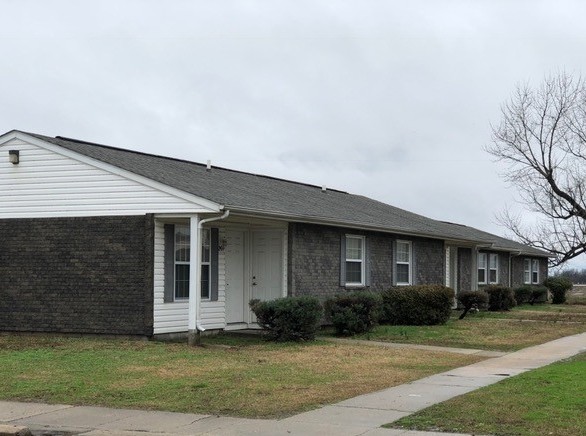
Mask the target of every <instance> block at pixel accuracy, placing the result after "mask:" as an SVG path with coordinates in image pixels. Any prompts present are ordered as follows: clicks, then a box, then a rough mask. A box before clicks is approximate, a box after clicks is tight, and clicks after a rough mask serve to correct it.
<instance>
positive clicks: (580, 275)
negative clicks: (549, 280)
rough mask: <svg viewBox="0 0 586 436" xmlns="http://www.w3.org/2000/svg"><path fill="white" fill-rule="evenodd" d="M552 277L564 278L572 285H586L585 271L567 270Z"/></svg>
mask: <svg viewBox="0 0 586 436" xmlns="http://www.w3.org/2000/svg"><path fill="white" fill-rule="evenodd" d="M553 276H554V277H565V278H567V279H569V280H570V281H571V282H572V283H581V284H582V283H586V269H577V268H569V269H564V270H562V271H558V272H556V273H555V274H553Z"/></svg>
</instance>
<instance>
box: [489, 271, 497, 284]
mask: <svg viewBox="0 0 586 436" xmlns="http://www.w3.org/2000/svg"><path fill="white" fill-rule="evenodd" d="M489 277H490V283H496V282H497V279H496V269H491V270H490V271H489Z"/></svg>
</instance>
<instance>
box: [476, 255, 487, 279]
mask: <svg viewBox="0 0 586 436" xmlns="http://www.w3.org/2000/svg"><path fill="white" fill-rule="evenodd" d="M478 284H480V285H485V284H486V253H478Z"/></svg>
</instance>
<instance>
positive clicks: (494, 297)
mask: <svg viewBox="0 0 586 436" xmlns="http://www.w3.org/2000/svg"><path fill="white" fill-rule="evenodd" d="M482 290H483V291H484V292H486V293H487V294H488V310H490V311H492V312H501V311H503V310H511V308H513V307H515V306H516V305H517V302H516V301H515V294H514V293H513V290H512V289H511V288H508V287H506V286H500V285H494V286H487V287H485V288H482Z"/></svg>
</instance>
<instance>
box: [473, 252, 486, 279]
mask: <svg viewBox="0 0 586 436" xmlns="http://www.w3.org/2000/svg"><path fill="white" fill-rule="evenodd" d="M481 258H484V267H481V266H480V259H481ZM480 270H483V271H484V280H483V281H480V278H479V274H478V273H479V272H480ZM487 272H488V256H487V253H478V255H477V256H476V280H478V284H479V285H486V284H487V283H488V274H487Z"/></svg>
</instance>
